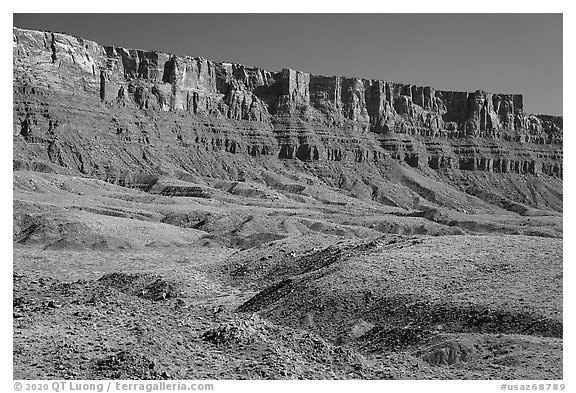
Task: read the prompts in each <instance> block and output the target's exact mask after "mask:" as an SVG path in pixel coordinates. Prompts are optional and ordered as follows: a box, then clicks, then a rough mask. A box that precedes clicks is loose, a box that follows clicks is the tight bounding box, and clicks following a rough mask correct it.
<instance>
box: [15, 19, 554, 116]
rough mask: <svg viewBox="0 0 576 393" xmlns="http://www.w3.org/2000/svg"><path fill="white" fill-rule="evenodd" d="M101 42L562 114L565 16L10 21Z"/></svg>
mask: <svg viewBox="0 0 576 393" xmlns="http://www.w3.org/2000/svg"><path fill="white" fill-rule="evenodd" d="M14 25H15V26H18V27H25V28H30V29H41V30H51V31H60V32H66V33H69V34H73V35H78V36H82V37H84V38H87V39H90V40H93V41H97V42H99V43H101V44H109V45H117V46H125V47H128V48H141V49H151V50H158V51H163V52H168V53H175V54H179V55H190V56H202V57H205V58H208V59H210V60H216V61H231V62H235V63H241V64H245V65H248V66H259V67H262V68H265V69H267V70H270V71H278V70H280V69H282V68H294V69H299V70H302V71H306V72H310V73H313V74H321V75H339V76H354V77H361V78H374V79H384V80H390V81H397V82H404V83H412V84H417V85H429V86H432V87H434V88H436V89H442V90H462V91H474V90H477V89H481V90H487V91H491V92H498V93H521V94H523V95H524V107H525V111H526V112H528V113H547V114H555V115H561V114H562V14H14Z"/></svg>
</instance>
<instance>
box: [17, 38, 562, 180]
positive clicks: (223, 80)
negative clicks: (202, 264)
mask: <svg viewBox="0 0 576 393" xmlns="http://www.w3.org/2000/svg"><path fill="white" fill-rule="evenodd" d="M13 41H14V47H13V63H14V111H13V115H14V132H13V134H14V159H15V162H14V165H15V168H24V169H25V168H28V169H32V168H40V167H46V166H48V167H50V168H52V169H53V170H57V171H63V170H69V171H72V172H80V173H83V174H86V175H90V176H95V177H98V178H101V179H105V180H108V181H113V182H119V181H120V182H121V181H122V179H126V178H128V177H129V176H130V173H136V174H138V173H155V174H164V173H166V172H167V171H168V172H170V170H171V169H170V168H178V169H179V170H185V171H188V172H189V173H202V174H204V175H210V176H216V177H219V176H223V177H230V178H236V177H238V176H239V174H240V173H241V172H242V171H243V170H242V169H241V168H240V167H241V166H250V164H249V163H248V161H243V160H249V159H250V157H254V158H256V159H268V158H274V159H281V160H298V161H304V162H318V163H322V162H356V163H360V162H372V163H375V164H378V163H379V162H383V161H384V160H385V159H386V158H390V157H392V158H394V159H397V160H399V161H400V162H404V163H406V164H408V165H409V166H411V167H414V168H421V167H426V168H431V169H433V170H437V171H450V170H461V171H484V172H492V173H515V174H526V175H547V176H552V177H557V178H561V177H562V118H561V117H554V116H545V115H527V114H525V113H524V111H523V98H522V96H521V95H518V94H497V93H488V92H484V91H475V92H453V91H442V90H435V89H433V88H431V87H428V86H414V85H408V84H400V83H395V82H390V81H382V80H368V79H358V78H347V77H330V76H321V75H312V74H309V73H305V72H301V71H296V70H289V69H284V70H281V71H279V72H271V71H266V70H263V69H261V68H254V67H245V66H243V65H239V64H232V63H218V62H213V61H210V60H206V59H203V58H199V57H188V56H185V57H182V56H175V55H171V54H167V53H161V52H154V51H145V50H134V49H125V48H120V47H105V46H102V45H99V44H97V43H95V42H92V41H88V40H85V39H82V38H78V37H73V36H70V35H66V34H60V33H49V32H41V31H32V30H25V29H19V28H14V31H13ZM216 153H217V154H216ZM218 154H232V155H234V156H235V157H236V159H235V160H232V162H233V163H234V164H230V165H228V164H226V165H224V164H222V162H221V160H220V159H219V158H218V157H219V156H218ZM54 168H56V169H54Z"/></svg>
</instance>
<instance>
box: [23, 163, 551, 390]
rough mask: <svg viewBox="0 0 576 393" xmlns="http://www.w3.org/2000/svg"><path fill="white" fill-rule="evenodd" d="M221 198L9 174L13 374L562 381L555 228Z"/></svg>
mask: <svg viewBox="0 0 576 393" xmlns="http://www.w3.org/2000/svg"><path fill="white" fill-rule="evenodd" d="M240 185H242V187H244V188H245V189H252V188H251V187H250V186H251V184H250V183H249V182H245V183H241V184H240ZM219 187H220V188H211V187H209V186H205V191H206V192H209V193H210V194H211V195H212V196H211V197H210V198H193V197H167V196H162V195H158V194H151V193H146V192H143V191H139V190H130V189H127V188H124V187H119V186H116V185H112V184H109V183H106V182H103V181H99V180H94V179H87V178H80V177H72V176H66V175H54V174H43V173H37V172H16V173H15V176H14V198H15V200H14V246H15V248H14V348H15V350H14V366H15V369H14V370H15V371H14V373H15V374H14V377H15V378H145V379H154V378H240V379H242V378H315V379H323V378H376V379H381V378H383V379H386V378H394V379H398V378H402V379H405V378H418V379H420V378H448V379H453V378H479V379H485V378H499V379H506V378H514V379H526V378H537V379H552V378H561V376H562V309H561V304H562V302H561V301H562V266H561V265H562V262H561V261H562V260H561V247H562V244H561V242H562V240H561V217H559V216H555V215H547V216H522V215H519V214H515V213H511V212H508V213H507V214H508V215H507V216H505V217H502V216H493V215H486V214H485V215H471V214H464V213H458V212H455V211H445V212H443V213H439V212H435V213H436V215H447V214H448V215H449V214H452V215H453V216H454V217H458V214H462V215H463V216H466V220H467V221H466V222H476V221H474V220H478V221H477V224H476V225H474V226H471V227H472V228H483V229H481V230H480V232H474V231H472V230H470V229H467V228H466V227H465V226H458V225H447V224H443V223H441V222H442V220H440V219H437V220H436V221H433V220H430V219H429V218H434V217H428V218H426V214H413V213H419V212H420V213H421V212H424V213H425V212H428V210H425V209H424V210H414V209H413V210H411V211H405V210H403V209H398V208H393V207H389V206H382V205H379V204H370V203H366V202H362V203H356V202H354V200H353V199H351V202H347V203H346V204H345V205H334V204H330V203H325V202H319V201H318V200H317V199H314V198H312V197H309V199H305V200H303V201H302V202H297V201H296V200H294V199H291V198H289V197H287V196H286V195H285V194H282V193H280V192H278V191H276V192H277V194H276V195H277V197H276V198H275V199H273V200H270V201H269V200H268V199H266V198H263V197H262V196H261V195H260V194H257V195H259V196H258V197H249V196H243V195H240V196H239V195H236V194H238V193H239V190H236V191H234V189H235V188H234V189H230V188H227V187H222V186H221V184H220V185H219ZM236 187H239V186H236ZM222 190H226V191H222ZM258 190H260V191H261V192H264V193H272V190H271V189H266V188H261V187H259V188H258ZM313 201H315V202H313ZM368 223H372V224H368ZM487 225H489V226H490V228H492V229H491V230H492V231H494V233H491V234H486V231H487V230H486V229H485V228H486V226H487ZM499 226H500V227H501V228H503V229H500V230H501V232H500V233H499V232H498V230H497V229H494V228H499ZM527 228H531V229H530V230H529V231H532V232H534V231H539V232H544V231H547V233H549V235H550V236H547V237H543V236H526V235H521V234H520V233H527V232H526V231H527ZM512 229H513V231H512V232H510V231H511V230H512ZM514 231H515V232H514ZM509 233H517V234H509ZM431 235H433V236H431Z"/></svg>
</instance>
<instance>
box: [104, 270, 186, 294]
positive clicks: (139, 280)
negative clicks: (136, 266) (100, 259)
mask: <svg viewBox="0 0 576 393" xmlns="http://www.w3.org/2000/svg"><path fill="white" fill-rule="evenodd" d="M98 281H99V282H100V283H102V284H104V285H106V286H108V287H111V288H115V289H117V290H119V291H121V292H124V293H127V294H130V295H134V296H137V297H140V298H143V299H148V300H152V301H161V300H168V299H173V298H179V297H183V295H184V292H183V291H182V290H181V288H180V285H179V284H178V283H175V282H172V281H168V280H166V279H165V278H164V277H162V276H158V275H151V274H129V273H122V272H114V273H109V274H105V275H104V276H102V277H101V278H100V279H99V280H98Z"/></svg>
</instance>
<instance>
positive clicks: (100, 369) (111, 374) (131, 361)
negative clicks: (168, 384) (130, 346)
mask: <svg viewBox="0 0 576 393" xmlns="http://www.w3.org/2000/svg"><path fill="white" fill-rule="evenodd" d="M94 372H95V373H96V374H97V375H98V376H99V377H100V378H104V379H156V380H158V379H167V378H170V376H169V375H168V373H166V372H165V371H159V369H158V367H157V365H156V362H155V361H154V360H151V359H149V358H148V357H146V356H143V355H139V354H135V353H132V352H129V351H120V352H116V353H114V354H111V355H108V356H106V357H105V358H102V359H98V360H97V361H96V363H95V370H94Z"/></svg>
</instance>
